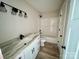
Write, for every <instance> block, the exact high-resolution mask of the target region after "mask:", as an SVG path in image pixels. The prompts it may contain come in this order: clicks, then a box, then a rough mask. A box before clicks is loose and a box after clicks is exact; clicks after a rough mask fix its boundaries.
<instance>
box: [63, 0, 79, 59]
mask: <svg viewBox="0 0 79 59" xmlns="http://www.w3.org/2000/svg"><path fill="white" fill-rule="evenodd" d="M78 4H79V0H71V3H70V11H69V18H68V25H67V32H66V36H65V44H64V45H65V47H66V50H64V54H63V59H76V58H75V56H76V55H75V54H76V50H77V48H78V47H77V45H78V41H79V17H78V18H77V17H76V18H75V17H74V12H75V9H77V10H76V11H79V7H78V6H76V5H78ZM78 14H79V13H78ZM78 14H75V15H78ZM77 55H78V53H77Z"/></svg>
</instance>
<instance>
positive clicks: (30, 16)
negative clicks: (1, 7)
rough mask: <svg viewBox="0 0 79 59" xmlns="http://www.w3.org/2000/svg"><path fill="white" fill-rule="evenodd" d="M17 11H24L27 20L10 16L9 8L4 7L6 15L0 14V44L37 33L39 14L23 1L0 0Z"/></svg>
mask: <svg viewBox="0 0 79 59" xmlns="http://www.w3.org/2000/svg"><path fill="white" fill-rule="evenodd" d="M0 1H3V2H5V3H7V4H10V5H12V6H14V7H16V8H18V9H21V10H23V11H26V13H27V18H24V17H19V16H18V14H17V15H12V14H11V11H12V10H11V8H10V7H8V6H6V9H7V13H3V12H0V43H2V42H5V41H7V40H11V39H15V38H16V37H19V35H20V34H24V35H27V34H29V33H35V32H38V31H39V24H40V20H39V13H38V11H37V10H35V9H33V8H32V7H31V6H30V5H29V4H28V3H26V2H25V0H0Z"/></svg>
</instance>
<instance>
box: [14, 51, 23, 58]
mask: <svg viewBox="0 0 79 59" xmlns="http://www.w3.org/2000/svg"><path fill="white" fill-rule="evenodd" d="M15 59H24V53H23V52H21V53H20V54H19V55H18V56H16V57H15Z"/></svg>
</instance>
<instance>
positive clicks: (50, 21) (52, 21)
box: [41, 11, 59, 43]
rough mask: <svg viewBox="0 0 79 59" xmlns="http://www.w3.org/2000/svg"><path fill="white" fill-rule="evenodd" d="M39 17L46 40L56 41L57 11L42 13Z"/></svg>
mask: <svg viewBox="0 0 79 59" xmlns="http://www.w3.org/2000/svg"><path fill="white" fill-rule="evenodd" d="M42 16H43V17H42V18H41V31H42V35H44V36H47V37H49V38H47V42H51V43H56V42H57V37H58V23H59V16H58V11H56V12H50V13H43V14H42Z"/></svg>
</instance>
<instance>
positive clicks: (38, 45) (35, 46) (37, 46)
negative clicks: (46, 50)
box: [32, 38, 40, 59]
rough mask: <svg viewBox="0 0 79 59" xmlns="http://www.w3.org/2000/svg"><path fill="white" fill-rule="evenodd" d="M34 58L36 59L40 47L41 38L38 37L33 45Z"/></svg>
mask: <svg viewBox="0 0 79 59" xmlns="http://www.w3.org/2000/svg"><path fill="white" fill-rule="evenodd" d="M32 47H33V53H32V59H35V58H36V56H37V54H38V52H39V49H40V39H38V38H36V39H35V41H34V43H33V45H32Z"/></svg>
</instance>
